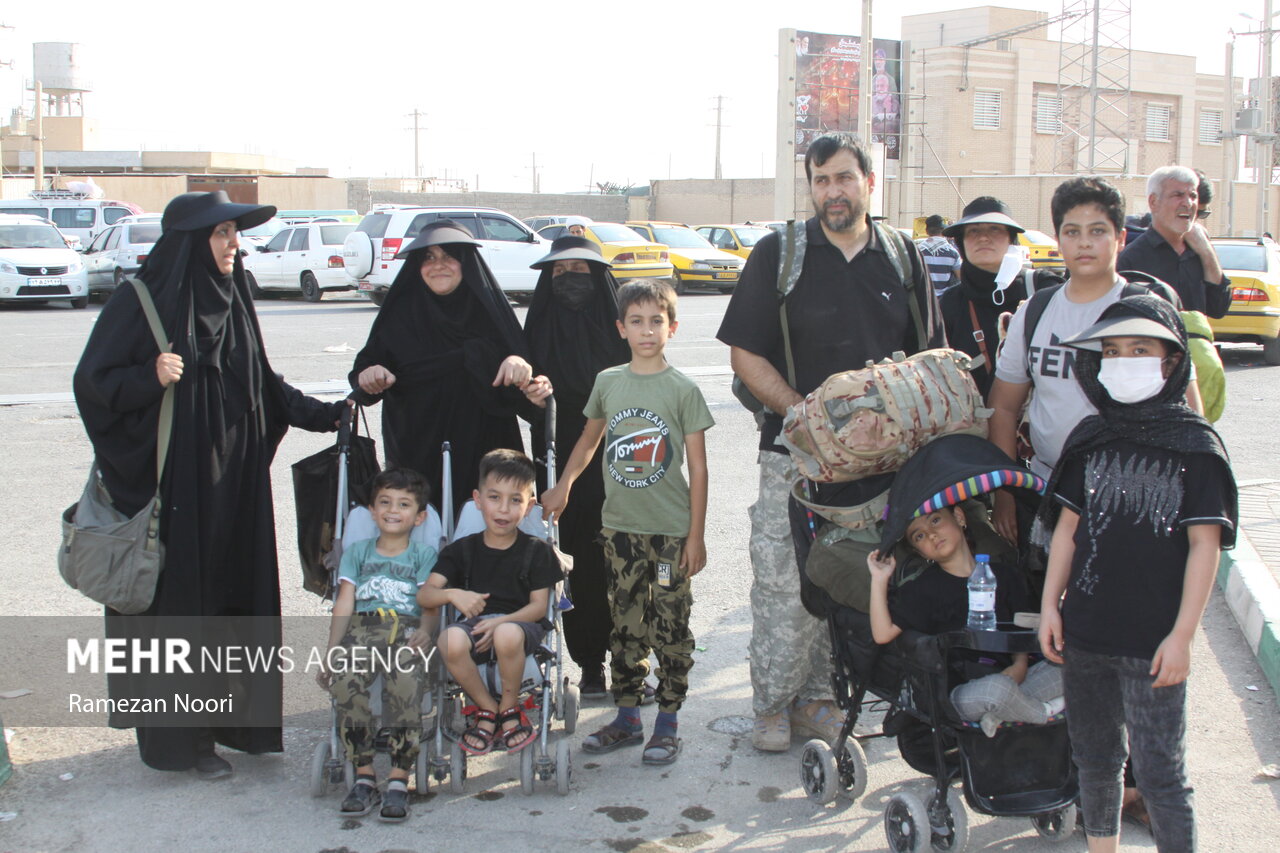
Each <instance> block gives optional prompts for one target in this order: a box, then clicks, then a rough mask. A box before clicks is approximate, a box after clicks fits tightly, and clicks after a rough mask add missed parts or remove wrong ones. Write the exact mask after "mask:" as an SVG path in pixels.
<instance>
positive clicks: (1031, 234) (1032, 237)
mask: <svg viewBox="0 0 1280 853" xmlns="http://www.w3.org/2000/svg"><path fill="white" fill-rule="evenodd" d="M1022 236H1024V237H1026V238H1027V242H1028V243H1031V244H1032V245H1034V246H1051V245H1054V244H1056V243H1057V242H1058V241H1057V240H1055V239H1053V238H1052V237H1050V236H1049V235H1048V234H1046V233H1044V232H1043V231H1032V230H1031V229H1027V230H1026V231H1024V232H1022Z"/></svg>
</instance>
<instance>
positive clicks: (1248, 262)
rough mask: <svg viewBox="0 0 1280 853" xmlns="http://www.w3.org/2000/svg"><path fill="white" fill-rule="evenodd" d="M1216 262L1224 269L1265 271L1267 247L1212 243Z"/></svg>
mask: <svg viewBox="0 0 1280 853" xmlns="http://www.w3.org/2000/svg"><path fill="white" fill-rule="evenodd" d="M1213 248H1214V249H1215V250H1216V251H1217V253H1218V263H1219V264H1221V265H1222V268H1223V269H1224V270H1240V271H1242V272H1266V271H1267V249H1266V247H1265V246H1258V245H1256V244H1254V245H1250V244H1242V243H1214V244H1213Z"/></svg>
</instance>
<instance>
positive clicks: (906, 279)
mask: <svg viewBox="0 0 1280 853" xmlns="http://www.w3.org/2000/svg"><path fill="white" fill-rule="evenodd" d="M871 227H872V228H874V229H875V230H876V236H877V237H878V238H879V240H880V244H881V245H882V246H884V247H885V254H886V255H888V256H889V263H890V265H892V266H893V271H894V272H895V273H897V274H898V281H899V282H901V284H902V289H903V290H905V291H906V292H907V308H908V309H909V310H910V311H911V322H912V323H914V324H915V327H916V350H917V351H919V350H922V349H924V348H925V346H927V345H928V342H929V337H928V335H926V334H925V330H924V318H923V317H921V316H920V303H919V301H918V300H917V299H916V294H915V287H916V277H915V271H914V269H913V268H912V265H911V256H910V255H909V254H908V253H907V245H906V238H904V237H903V236H902V235H901V234H900V233H898V230H897V229H896V228H890V227H888V226H886V225H883V224H881V223H879V222H872V223H871Z"/></svg>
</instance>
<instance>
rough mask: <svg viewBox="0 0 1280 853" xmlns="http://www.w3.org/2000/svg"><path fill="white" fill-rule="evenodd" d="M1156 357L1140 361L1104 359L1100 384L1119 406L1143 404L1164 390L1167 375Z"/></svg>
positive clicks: (1140, 357) (1099, 375) (1141, 358)
mask: <svg viewBox="0 0 1280 853" xmlns="http://www.w3.org/2000/svg"><path fill="white" fill-rule="evenodd" d="M1161 361H1163V359H1161V358H1158V357H1156V356H1139V357H1136V358H1104V359H1103V360H1102V368H1101V369H1100V370H1099V371H1098V381H1099V382H1101V383H1102V387H1103V388H1106V389H1107V393H1108V394H1110V395H1111V399H1112V400H1115V401H1116V402H1117V403H1141V402H1142V401H1143V400H1149V399H1151V398H1152V397H1154V396H1155V395H1156V394H1159V393H1160V389H1161V388H1163V387H1164V374H1163V373H1162V372H1161V369H1160V363H1161Z"/></svg>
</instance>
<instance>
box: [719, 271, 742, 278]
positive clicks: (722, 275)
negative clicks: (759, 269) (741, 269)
mask: <svg viewBox="0 0 1280 853" xmlns="http://www.w3.org/2000/svg"><path fill="white" fill-rule="evenodd" d="M737 277H738V274H737V273H736V272H718V273H716V278H737Z"/></svg>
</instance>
